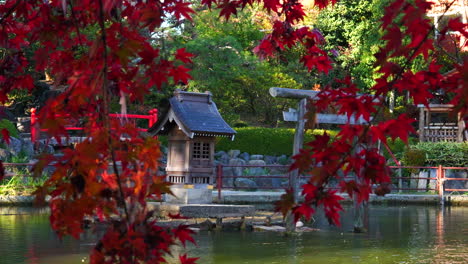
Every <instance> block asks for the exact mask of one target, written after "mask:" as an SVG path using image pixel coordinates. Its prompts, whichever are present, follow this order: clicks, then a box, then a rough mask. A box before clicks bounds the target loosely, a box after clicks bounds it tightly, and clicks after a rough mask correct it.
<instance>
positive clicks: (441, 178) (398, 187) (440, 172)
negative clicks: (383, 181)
mask: <svg viewBox="0 0 468 264" xmlns="http://www.w3.org/2000/svg"><path fill="white" fill-rule="evenodd" d="M224 168H240V169H242V170H246V169H247V170H248V169H251V168H262V169H265V170H267V169H271V168H283V169H284V170H285V173H284V174H274V175H269V174H264V175H261V174H255V175H249V174H246V175H242V176H226V175H224V173H223V171H224ZM390 168H391V169H393V170H396V175H393V176H392V177H391V179H392V183H393V182H395V184H394V186H392V188H391V191H398V192H399V193H401V192H402V191H419V192H427V191H433V192H434V193H437V194H438V195H439V196H441V197H443V195H444V193H446V192H467V193H468V189H464V188H446V187H445V185H446V183H447V182H450V181H463V182H464V181H468V178H447V177H446V170H468V167H443V166H441V165H440V166H438V167H418V166H390ZM403 169H417V170H418V173H419V170H427V171H428V173H430V170H434V171H435V175H434V176H431V175H430V176H429V177H403V175H402V174H403V173H402V170H403ZM289 177H290V174H289V165H236V166H234V165H222V164H219V165H218V166H217V173H216V188H217V190H218V199H221V194H222V190H223V189H268V190H282V189H284V188H286V187H290V186H289ZM235 178H247V179H286V180H287V183H283V184H282V185H281V186H280V187H278V186H257V187H240V186H234V181H233V183H232V184H230V185H232V186H223V180H224V179H235ZM299 178H300V179H307V178H308V176H303V175H302V176H299ZM347 179H354V177H351V176H350V177H345V180H347ZM414 180H417V181H419V180H423V181H424V180H425V181H426V183H425V184H423V185H424V187H416V188H410V187H411V186H410V187H403V185H404V184H403V181H414ZM429 181H434V182H435V186H434V187H433V188H431V184H429ZM408 185H409V184H408ZM330 189H337V190H339V189H340V188H338V187H330Z"/></svg>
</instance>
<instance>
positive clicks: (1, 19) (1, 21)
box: [0, 0, 22, 25]
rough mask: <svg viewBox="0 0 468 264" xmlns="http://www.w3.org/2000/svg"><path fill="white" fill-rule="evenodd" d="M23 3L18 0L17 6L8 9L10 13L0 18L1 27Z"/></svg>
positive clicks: (7, 12)
mask: <svg viewBox="0 0 468 264" xmlns="http://www.w3.org/2000/svg"><path fill="white" fill-rule="evenodd" d="M21 1H22V0H17V1H16V2H15V4H14V5H13V6H12V7H10V9H8V11H6V13H5V15H3V16H2V18H0V25H2V24H3V21H4V20H5V19H7V17H9V16H10V15H11V14H13V11H15V9H16V8H17V7H18V6H19V4H20V2H21Z"/></svg>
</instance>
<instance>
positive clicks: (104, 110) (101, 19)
mask: <svg viewBox="0 0 468 264" xmlns="http://www.w3.org/2000/svg"><path fill="white" fill-rule="evenodd" d="M99 27H100V28H101V41H102V45H103V58H104V65H103V78H104V79H103V89H102V97H103V108H102V109H101V111H100V113H103V116H102V121H103V123H104V128H105V129H106V130H107V133H108V145H109V153H110V154H111V160H112V167H113V170H114V173H115V177H116V178H117V186H118V187H119V194H120V202H121V203H122V206H123V209H124V211H125V216H126V219H127V225H128V224H129V221H130V214H129V213H128V208H127V203H126V202H125V194H124V191H123V188H122V181H121V177H120V173H119V170H118V167H117V160H116V157H115V150H114V147H113V146H112V134H111V132H112V131H111V127H110V121H109V113H108V112H109V105H108V102H109V91H108V87H107V86H108V81H107V67H108V63H107V38H106V28H105V25H104V5H103V3H102V0H99Z"/></svg>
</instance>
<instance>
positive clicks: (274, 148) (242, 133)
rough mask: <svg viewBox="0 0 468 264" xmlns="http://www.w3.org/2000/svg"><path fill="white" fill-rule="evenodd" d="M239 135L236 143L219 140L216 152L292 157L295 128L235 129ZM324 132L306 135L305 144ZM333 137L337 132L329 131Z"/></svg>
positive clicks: (223, 139)
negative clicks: (235, 150) (236, 150)
mask: <svg viewBox="0 0 468 264" xmlns="http://www.w3.org/2000/svg"><path fill="white" fill-rule="evenodd" d="M235 130H236V131H237V134H236V136H235V139H234V141H231V140H230V139H228V138H219V139H218V142H217V144H216V150H218V151H219V150H224V151H228V150H231V149H238V150H240V151H241V152H248V153H250V154H263V155H281V154H286V155H291V154H292V148H293V141H294V129H293V128H264V127H242V128H235ZM323 132H324V130H321V129H315V130H313V131H310V130H309V131H308V132H307V133H306V134H305V137H304V142H308V141H311V140H312V139H313V137H314V135H322V134H323ZM327 132H328V133H329V134H330V135H331V136H334V135H336V131H329V130H328V131H327Z"/></svg>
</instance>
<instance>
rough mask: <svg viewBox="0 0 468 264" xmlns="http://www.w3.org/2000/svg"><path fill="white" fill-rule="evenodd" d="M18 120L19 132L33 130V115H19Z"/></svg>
mask: <svg viewBox="0 0 468 264" xmlns="http://www.w3.org/2000/svg"><path fill="white" fill-rule="evenodd" d="M16 120H17V121H16V127H17V128H18V131H19V132H21V133H28V132H30V131H31V117H18V118H17V119H16Z"/></svg>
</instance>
